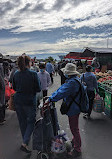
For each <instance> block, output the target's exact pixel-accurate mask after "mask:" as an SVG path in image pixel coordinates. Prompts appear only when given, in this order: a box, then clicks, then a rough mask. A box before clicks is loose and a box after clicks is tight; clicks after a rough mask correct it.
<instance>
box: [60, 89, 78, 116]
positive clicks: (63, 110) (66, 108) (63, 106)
mask: <svg viewBox="0 0 112 159" xmlns="http://www.w3.org/2000/svg"><path fill="white" fill-rule="evenodd" d="M79 92H80V88H79V90H78V92H77V93H76V95H75V96H74V97H72V96H70V97H71V98H72V101H71V102H70V103H69V105H67V104H66V102H65V101H64V100H63V102H62V104H61V107H60V112H61V114H62V115H65V114H67V112H68V111H69V109H70V106H71V104H72V103H73V101H74V99H75V98H76V97H77V96H78V94H79Z"/></svg>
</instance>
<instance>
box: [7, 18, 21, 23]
mask: <svg viewBox="0 0 112 159" xmlns="http://www.w3.org/2000/svg"><path fill="white" fill-rule="evenodd" d="M18 21H19V18H12V19H11V20H10V21H9V23H10V24H16V23H17V22H18Z"/></svg>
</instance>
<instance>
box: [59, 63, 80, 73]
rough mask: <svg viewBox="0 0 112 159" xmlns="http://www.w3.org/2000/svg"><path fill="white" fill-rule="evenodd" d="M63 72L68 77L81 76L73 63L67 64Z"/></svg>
mask: <svg viewBox="0 0 112 159" xmlns="http://www.w3.org/2000/svg"><path fill="white" fill-rule="evenodd" d="M61 71H62V72H63V73H64V74H66V75H79V74H80V73H79V72H77V71H76V65H75V64H73V63H67V64H66V66H65V67H64V68H62V69H61Z"/></svg>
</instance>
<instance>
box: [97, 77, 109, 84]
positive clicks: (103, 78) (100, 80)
mask: <svg viewBox="0 0 112 159" xmlns="http://www.w3.org/2000/svg"><path fill="white" fill-rule="evenodd" d="M107 80H108V81H111V80H112V76H105V77H102V78H99V80H98V82H100V83H102V82H105V81H107Z"/></svg>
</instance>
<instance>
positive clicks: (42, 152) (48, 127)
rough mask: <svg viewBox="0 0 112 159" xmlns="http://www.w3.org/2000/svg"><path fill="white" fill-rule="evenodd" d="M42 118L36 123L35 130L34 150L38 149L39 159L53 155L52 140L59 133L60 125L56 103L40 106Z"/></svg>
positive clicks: (45, 158)
mask: <svg viewBox="0 0 112 159" xmlns="http://www.w3.org/2000/svg"><path fill="white" fill-rule="evenodd" d="M39 108H40V112H41V118H40V119H38V120H37V121H36V123H35V128H34V131H33V150H37V151H38V154H37V159H49V158H50V156H51V153H50V152H51V141H52V139H53V138H54V136H56V135H57V134H58V130H59V125H58V120H57V112H56V108H55V103H53V102H51V103H50V104H49V105H47V106H44V104H43V103H41V104H40V106H39Z"/></svg>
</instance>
